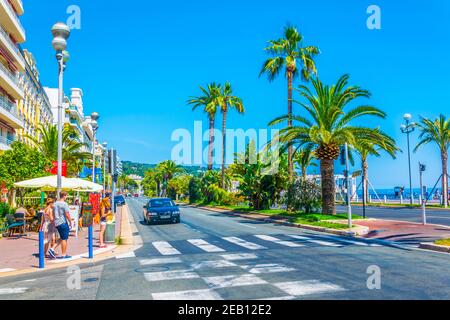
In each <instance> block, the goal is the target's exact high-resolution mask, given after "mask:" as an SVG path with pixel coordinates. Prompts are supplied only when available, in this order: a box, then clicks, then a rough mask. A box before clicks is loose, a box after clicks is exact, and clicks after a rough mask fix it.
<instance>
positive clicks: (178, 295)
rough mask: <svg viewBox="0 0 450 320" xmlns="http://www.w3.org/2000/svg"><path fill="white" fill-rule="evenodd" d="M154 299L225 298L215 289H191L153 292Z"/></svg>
mask: <svg viewBox="0 0 450 320" xmlns="http://www.w3.org/2000/svg"><path fill="white" fill-rule="evenodd" d="M152 298H153V299H154V300H223V299H222V297H221V296H220V295H219V294H218V293H217V292H216V291H214V290H210V289H206V290H189V291H175V292H161V293H152Z"/></svg>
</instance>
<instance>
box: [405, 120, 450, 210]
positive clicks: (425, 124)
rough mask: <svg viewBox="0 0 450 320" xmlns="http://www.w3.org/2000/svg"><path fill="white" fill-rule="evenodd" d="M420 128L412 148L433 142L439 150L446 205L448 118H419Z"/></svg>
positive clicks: (449, 136) (446, 202)
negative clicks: (416, 140)
mask: <svg viewBox="0 0 450 320" xmlns="http://www.w3.org/2000/svg"><path fill="white" fill-rule="evenodd" d="M418 128H419V130H420V135H419V139H420V142H419V144H418V145H417V146H416V148H415V149H414V151H417V150H418V149H419V148H420V147H422V146H423V145H426V144H429V143H435V144H437V146H438V147H439V151H440V152H441V163H442V194H443V198H444V206H445V207H446V208H447V207H448V170H447V165H448V148H449V146H450V119H446V118H445V116H444V115H442V114H441V115H440V116H439V118H437V119H435V120H434V121H433V120H429V119H426V118H423V117H422V118H421V121H420V123H419V124H418Z"/></svg>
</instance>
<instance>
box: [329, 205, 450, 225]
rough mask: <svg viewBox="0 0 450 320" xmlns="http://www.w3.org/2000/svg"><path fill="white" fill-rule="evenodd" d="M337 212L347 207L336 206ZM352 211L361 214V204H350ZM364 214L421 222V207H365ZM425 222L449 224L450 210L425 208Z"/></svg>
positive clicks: (379, 217) (344, 211) (373, 216)
mask: <svg viewBox="0 0 450 320" xmlns="http://www.w3.org/2000/svg"><path fill="white" fill-rule="evenodd" d="M337 212H338V213H347V212H348V210H347V207H345V206H338V207H337ZM352 212H353V213H355V214H358V215H361V216H362V215H363V209H362V206H352ZM366 216H367V217H368V218H374V219H389V220H399V221H407V222H418V223H421V222H422V209H421V208H404V207H399V208H387V207H370V206H367V207H366ZM427 223H429V224H438V225H444V226H450V210H444V209H427Z"/></svg>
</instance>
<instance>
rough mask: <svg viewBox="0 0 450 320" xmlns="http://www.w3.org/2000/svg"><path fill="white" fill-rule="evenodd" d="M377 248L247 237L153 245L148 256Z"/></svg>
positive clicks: (329, 240) (328, 239)
mask: <svg viewBox="0 0 450 320" xmlns="http://www.w3.org/2000/svg"><path fill="white" fill-rule="evenodd" d="M350 245H351V246H361V247H379V246H380V245H379V244H376V243H371V242H366V241H360V240H353V239H350V238H342V237H333V236H316V235H308V236H300V235H249V236H240V237H222V238H220V237H217V238H208V239H187V240H177V241H154V242H152V243H151V247H150V255H152V256H153V255H154V256H157V255H161V256H176V255H181V254H195V253H221V252H237V251H242V250H244V251H257V250H267V249H282V248H303V247H310V246H314V247H334V248H339V247H345V246H350Z"/></svg>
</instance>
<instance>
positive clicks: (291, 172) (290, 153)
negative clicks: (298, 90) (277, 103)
mask: <svg viewBox="0 0 450 320" xmlns="http://www.w3.org/2000/svg"><path fill="white" fill-rule="evenodd" d="M287 78H288V116H289V119H288V127H292V119H291V118H290V117H291V116H292V78H293V74H292V71H288V72H287ZM293 154H294V150H293V148H292V146H291V145H290V146H289V148H288V165H289V179H290V181H291V182H292V180H293V179H294V164H293V161H292V158H293Z"/></svg>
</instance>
